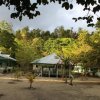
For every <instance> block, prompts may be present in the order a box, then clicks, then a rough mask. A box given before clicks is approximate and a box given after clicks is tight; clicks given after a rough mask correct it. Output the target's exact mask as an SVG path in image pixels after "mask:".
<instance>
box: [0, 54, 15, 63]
mask: <svg viewBox="0 0 100 100" xmlns="http://www.w3.org/2000/svg"><path fill="white" fill-rule="evenodd" d="M0 60H11V61H16V59H14V58H12V57H10V55H7V54H0Z"/></svg>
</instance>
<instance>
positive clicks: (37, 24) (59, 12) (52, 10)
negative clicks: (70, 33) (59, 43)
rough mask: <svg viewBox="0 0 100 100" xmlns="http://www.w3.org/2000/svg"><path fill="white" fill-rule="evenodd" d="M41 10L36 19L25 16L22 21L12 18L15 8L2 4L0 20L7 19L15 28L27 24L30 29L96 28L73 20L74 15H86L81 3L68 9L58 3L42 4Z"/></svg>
mask: <svg viewBox="0 0 100 100" xmlns="http://www.w3.org/2000/svg"><path fill="white" fill-rule="evenodd" d="M39 11H40V12H41V15H40V16H38V17H36V18H35V19H31V20H30V19H28V18H27V17H24V18H23V20H22V21H21V22H20V21H19V20H18V19H12V18H10V14H11V12H13V10H8V8H6V7H4V6H2V7H0V20H6V21H8V22H10V23H12V25H13V29H14V30H17V29H20V28H23V27H25V26H29V28H30V29H33V28H40V29H42V30H50V31H53V30H54V29H55V28H56V27H59V26H64V28H65V29H71V28H72V27H73V29H74V30H75V31H77V30H78V28H80V27H81V28H84V29H87V30H89V31H93V30H94V29H93V28H89V27H87V24H86V22H85V21H78V22H74V20H72V18H73V17H78V16H84V15H86V14H87V13H86V12H83V11H82V7H81V6H79V5H78V6H77V5H76V6H74V9H73V10H69V11H67V10H65V9H64V8H62V7H61V5H59V4H58V3H55V4H54V3H51V4H49V5H46V6H40V7H39Z"/></svg>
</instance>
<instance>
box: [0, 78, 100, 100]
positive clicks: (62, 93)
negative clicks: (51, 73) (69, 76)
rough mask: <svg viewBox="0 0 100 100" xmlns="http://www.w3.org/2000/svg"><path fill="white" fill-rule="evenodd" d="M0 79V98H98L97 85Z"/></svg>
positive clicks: (50, 99) (99, 88)
mask: <svg viewBox="0 0 100 100" xmlns="http://www.w3.org/2000/svg"><path fill="white" fill-rule="evenodd" d="M28 86H29V84H28V82H27V80H24V81H19V82H16V81H13V80H12V79H11V80H2V79H0V100H100V86H99V85H89V84H88V85H78V84H76V85H74V86H70V85H67V84H65V83H61V82H60V83H58V82H34V83H33V88H32V89H31V90H30V89H29V88H28Z"/></svg>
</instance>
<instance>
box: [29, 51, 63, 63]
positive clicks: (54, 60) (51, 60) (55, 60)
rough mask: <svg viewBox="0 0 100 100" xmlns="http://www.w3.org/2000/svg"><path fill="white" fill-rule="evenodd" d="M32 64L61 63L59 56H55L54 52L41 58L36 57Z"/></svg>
mask: <svg viewBox="0 0 100 100" xmlns="http://www.w3.org/2000/svg"><path fill="white" fill-rule="evenodd" d="M31 63H32V64H48V65H56V64H62V60H61V59H60V57H59V56H57V55H56V54H55V53H53V54H51V55H48V56H46V57H43V58H41V59H37V60H35V61H33V62H31Z"/></svg>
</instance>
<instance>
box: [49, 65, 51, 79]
mask: <svg viewBox="0 0 100 100" xmlns="http://www.w3.org/2000/svg"><path fill="white" fill-rule="evenodd" d="M50 74H51V73H50V67H49V77H50Z"/></svg>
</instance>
